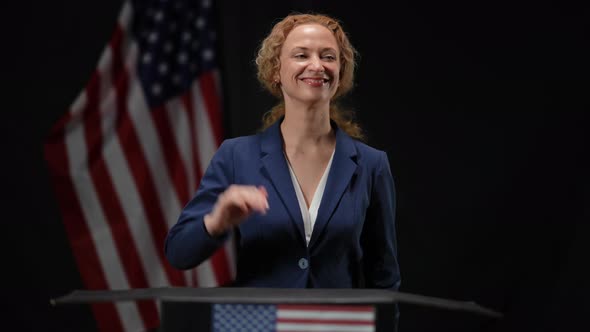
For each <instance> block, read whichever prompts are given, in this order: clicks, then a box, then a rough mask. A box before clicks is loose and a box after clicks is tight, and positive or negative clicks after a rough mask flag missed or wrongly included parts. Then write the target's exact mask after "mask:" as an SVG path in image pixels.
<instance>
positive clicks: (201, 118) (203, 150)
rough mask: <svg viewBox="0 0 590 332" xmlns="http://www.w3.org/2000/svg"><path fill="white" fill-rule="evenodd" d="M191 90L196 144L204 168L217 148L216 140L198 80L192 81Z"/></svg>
mask: <svg viewBox="0 0 590 332" xmlns="http://www.w3.org/2000/svg"><path fill="white" fill-rule="evenodd" d="M191 90H192V93H193V101H194V105H195V115H196V116H195V128H196V129H195V130H196V131H197V144H198V145H199V160H200V162H201V167H202V169H203V170H205V169H207V166H208V165H209V162H210V161H211V158H213V155H214V154H215V151H216V150H217V142H216V141H215V135H214V133H213V130H212V128H211V127H212V126H211V122H210V120H209V115H208V113H207V110H206V108H205V103H204V101H203V94H202V93H201V87H200V84H199V81H198V80H197V81H195V82H194V83H193V85H192V88H191Z"/></svg>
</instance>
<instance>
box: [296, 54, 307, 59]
mask: <svg viewBox="0 0 590 332" xmlns="http://www.w3.org/2000/svg"><path fill="white" fill-rule="evenodd" d="M295 58H296V59H305V58H306V56H305V54H295Z"/></svg>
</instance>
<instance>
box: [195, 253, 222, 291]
mask: <svg viewBox="0 0 590 332" xmlns="http://www.w3.org/2000/svg"><path fill="white" fill-rule="evenodd" d="M197 280H198V282H199V287H217V286H218V284H217V278H216V277H215V273H214V271H213V265H212V264H211V260H210V259H208V260H206V261H204V262H203V263H201V264H200V265H199V266H197Z"/></svg>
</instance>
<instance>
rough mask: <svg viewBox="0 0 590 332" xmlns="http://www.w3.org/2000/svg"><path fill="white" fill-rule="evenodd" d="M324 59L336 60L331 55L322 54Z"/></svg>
mask: <svg viewBox="0 0 590 332" xmlns="http://www.w3.org/2000/svg"><path fill="white" fill-rule="evenodd" d="M324 59H326V60H328V61H334V60H336V57H335V56H333V55H324Z"/></svg>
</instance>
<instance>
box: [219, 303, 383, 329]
mask: <svg viewBox="0 0 590 332" xmlns="http://www.w3.org/2000/svg"><path fill="white" fill-rule="evenodd" d="M212 316H213V317H212V318H213V319H212V330H213V331H214V332H234V331H248V332H273V331H291V332H293V331H348V332H370V331H375V308H374V307H373V306H370V305H367V306H350V305H296V304H280V305H273V304H214V305H213V310H212Z"/></svg>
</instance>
